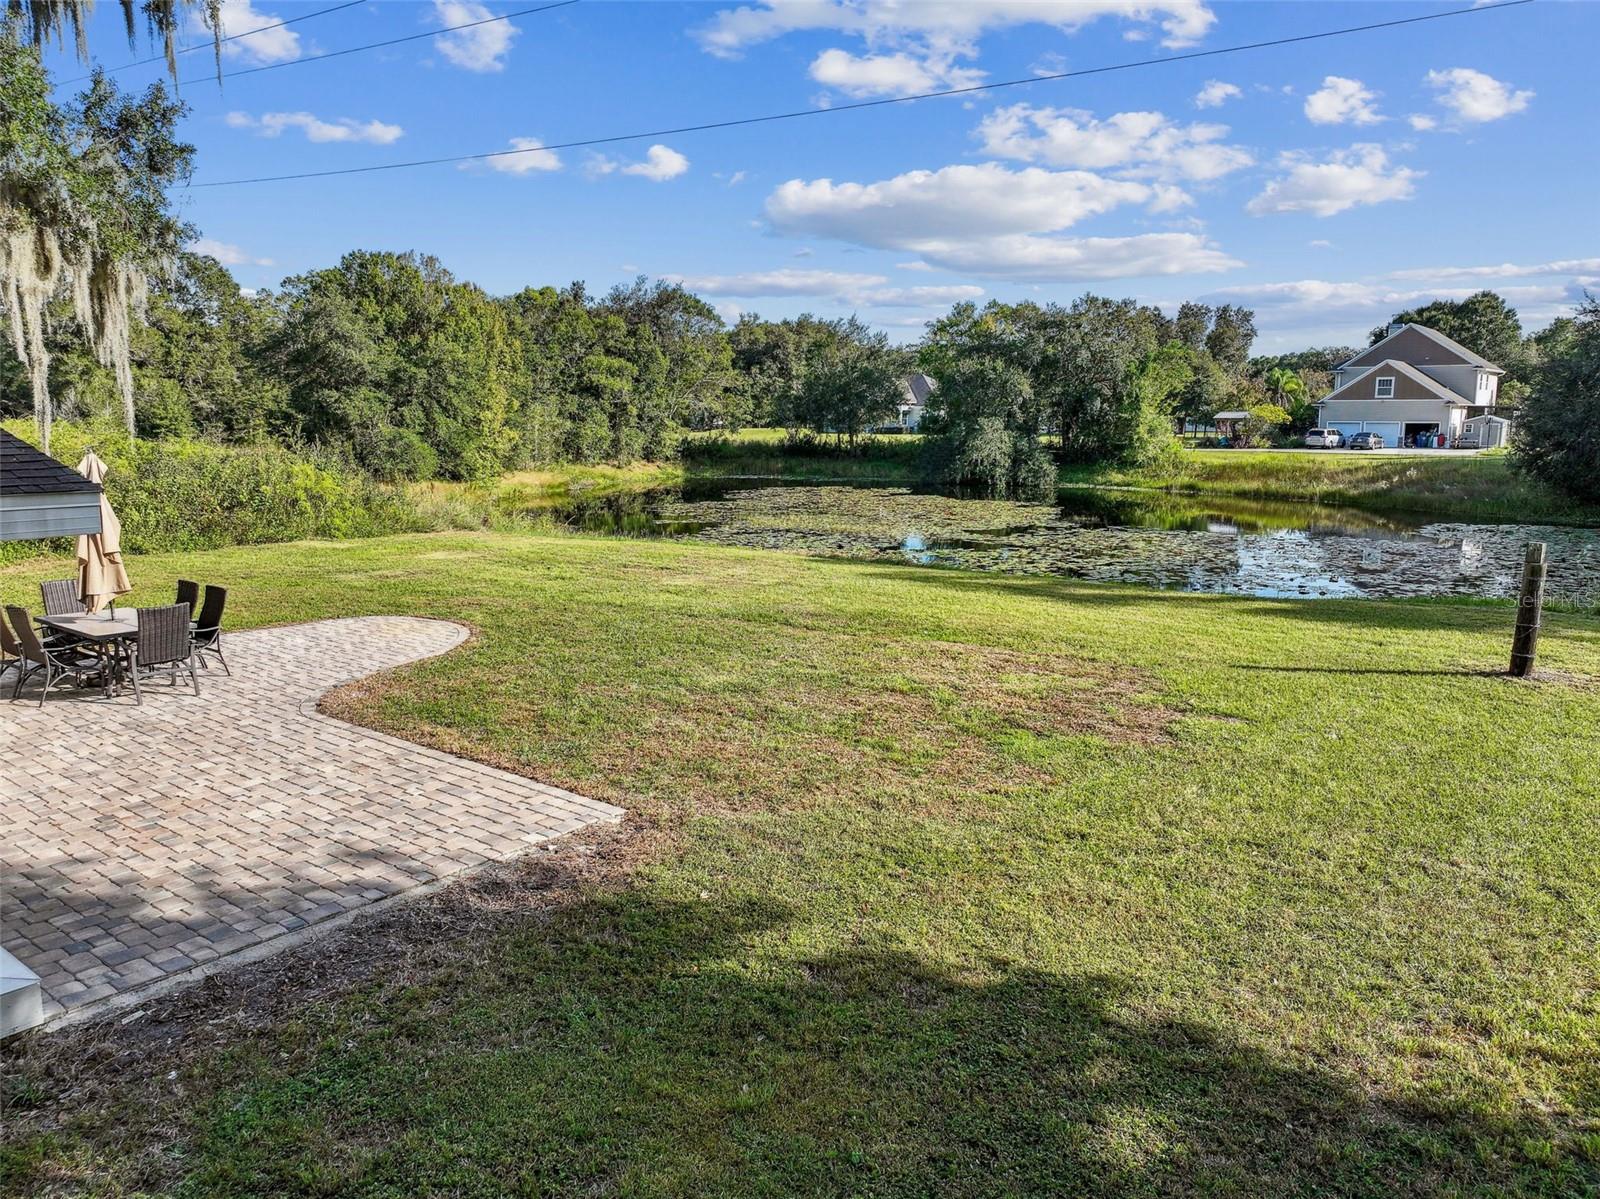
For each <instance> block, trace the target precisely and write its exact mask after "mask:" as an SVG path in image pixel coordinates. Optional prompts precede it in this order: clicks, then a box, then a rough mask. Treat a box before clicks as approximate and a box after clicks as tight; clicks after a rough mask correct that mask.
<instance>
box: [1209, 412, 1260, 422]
mask: <svg viewBox="0 0 1600 1199" xmlns="http://www.w3.org/2000/svg"><path fill="white" fill-rule="evenodd" d="M1249 416H1250V414H1249V413H1248V412H1219V413H1217V414H1216V415H1215V416H1213V417H1212V418H1211V419H1212V420H1245V419H1247V418H1248V417H1249Z"/></svg>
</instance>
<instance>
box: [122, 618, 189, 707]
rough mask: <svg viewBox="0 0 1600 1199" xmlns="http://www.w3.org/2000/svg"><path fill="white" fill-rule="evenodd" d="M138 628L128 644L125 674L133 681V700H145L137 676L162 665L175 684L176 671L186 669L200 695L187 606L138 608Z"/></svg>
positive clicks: (176, 679)
mask: <svg viewBox="0 0 1600 1199" xmlns="http://www.w3.org/2000/svg"><path fill="white" fill-rule="evenodd" d="M138 616H139V631H138V633H137V634H135V635H134V638H133V642H132V644H130V645H129V646H128V677H129V678H130V679H132V680H133V702H134V703H136V704H142V703H144V694H143V693H142V692H141V691H140V690H139V675H140V674H141V673H146V672H148V673H150V674H154V673H156V672H157V671H159V670H162V669H163V668H164V669H165V671H166V674H167V679H168V681H169V682H170V683H171V684H172V685H173V686H174V687H176V686H177V685H178V671H180V670H187V671H188V672H189V682H190V683H192V684H193V685H194V693H195V694H196V695H199V694H200V676H199V675H198V674H196V673H195V669H194V659H195V645H194V637H193V636H192V635H191V634H190V632H189V605H188V604H172V605H170V606H169V607H166V608H140V609H138Z"/></svg>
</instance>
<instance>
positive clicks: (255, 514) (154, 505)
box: [0, 421, 426, 561]
mask: <svg viewBox="0 0 1600 1199" xmlns="http://www.w3.org/2000/svg"><path fill="white" fill-rule="evenodd" d="M6 427H7V429H9V430H10V431H11V432H13V433H15V434H16V435H17V436H19V437H22V438H23V439H24V440H27V441H32V440H33V432H32V427H31V425H30V424H29V422H27V421H12V422H7V424H6ZM91 446H92V447H93V448H94V450H95V452H96V453H97V454H99V455H100V457H101V458H102V459H104V460H105V463H106V466H107V472H108V473H107V476H106V493H107V495H108V497H109V498H110V500H111V505H112V507H113V508H115V509H116V512H117V516H118V517H119V518H120V519H121V521H122V546H123V549H124V550H126V551H128V552H129V553H146V554H148V553H167V552H172V551H180V550H204V549H217V548H220V547H222V546H228V545H255V544H259V543H263V542H270V541H299V540H303V539H306V538H341V537H375V536H378V535H380V534H384V533H401V532H409V531H413V530H417V529H421V528H424V527H426V526H425V524H424V522H423V520H422V518H421V516H420V515H419V514H418V512H417V510H416V508H415V507H414V506H413V505H412V504H410V503H409V502H408V501H407V500H406V499H405V498H404V497H402V496H400V495H399V494H397V493H396V492H394V491H391V490H389V489H388V488H384V487H381V486H379V485H378V484H377V483H375V482H373V481H372V480H371V479H370V478H368V477H367V476H366V475H364V474H361V473H360V472H359V471H357V470H355V469H354V468H352V467H350V466H349V465H347V464H345V463H342V462H340V461H338V460H337V459H335V458H332V457H330V456H328V455H326V454H323V453H320V452H307V451H301V452H298V453H297V452H294V451H291V450H287V449H284V448H283V447H281V446H277V445H273V444H261V445H250V446H225V445H218V444H214V443H212V442H207V441H197V440H193V439H188V438H169V439H166V440H161V441H136V442H132V443H130V442H129V441H128V438H127V437H126V435H125V434H123V433H122V432H120V431H119V430H116V429H113V428H110V427H91V426H85V425H73V424H63V423H58V424H57V425H56V426H55V429H54V431H53V435H52V444H51V447H50V448H51V452H52V454H53V455H54V456H55V457H56V458H58V459H60V460H61V461H63V462H66V463H67V464H68V465H69V466H70V465H73V464H75V463H76V462H77V461H78V460H79V459H80V458H81V457H82V456H83V454H84V452H85V451H86V450H88V449H89V448H90V447H91ZM71 547H72V542H71V540H70V539H67V538H60V539H56V540H53V541H19V542H10V543H6V544H3V545H0V561H15V560H17V559H19V558H24V557H31V556H33V555H35V554H40V553H48V552H71Z"/></svg>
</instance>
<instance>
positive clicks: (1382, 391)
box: [1372, 375, 1394, 400]
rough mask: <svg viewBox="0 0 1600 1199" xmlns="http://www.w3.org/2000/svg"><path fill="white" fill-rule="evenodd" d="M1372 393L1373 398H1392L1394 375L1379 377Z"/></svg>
mask: <svg viewBox="0 0 1600 1199" xmlns="http://www.w3.org/2000/svg"><path fill="white" fill-rule="evenodd" d="M1372 394H1373V396H1374V397H1375V398H1377V399H1380V400H1392V399H1394V376H1393V375H1385V376H1384V377H1383V378H1381V379H1379V380H1378V384H1377V389H1376V390H1375V391H1374V392H1373V393H1372Z"/></svg>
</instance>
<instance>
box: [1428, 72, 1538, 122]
mask: <svg viewBox="0 0 1600 1199" xmlns="http://www.w3.org/2000/svg"><path fill="white" fill-rule="evenodd" d="M1427 82H1428V84H1429V85H1430V86H1432V87H1433V88H1434V89H1435V90H1436V91H1437V92H1438V93H1439V103H1440V104H1442V105H1443V106H1444V107H1445V108H1448V109H1449V110H1450V111H1451V112H1453V113H1455V115H1456V117H1457V119H1459V120H1462V121H1467V122H1470V123H1473V124H1478V123H1481V122H1483V121H1498V120H1499V119H1500V118H1501V117H1508V116H1510V115H1511V114H1512V113H1514V112H1521V111H1522V110H1523V109H1525V108H1527V107H1528V101H1529V100H1532V99H1533V93H1532V92H1530V91H1517V90H1516V89H1514V88H1513V87H1512V86H1511V85H1510V84H1508V83H1502V82H1501V81H1500V80H1498V79H1496V78H1495V77H1494V76H1492V75H1485V74H1484V73H1483V72H1482V71H1474V70H1472V69H1471V68H1470V67H1452V68H1451V69H1450V70H1448V71H1429V72H1428V75H1427Z"/></svg>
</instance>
